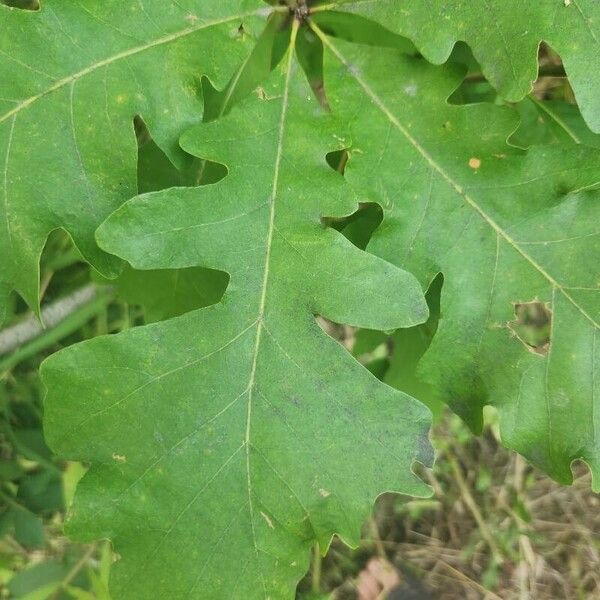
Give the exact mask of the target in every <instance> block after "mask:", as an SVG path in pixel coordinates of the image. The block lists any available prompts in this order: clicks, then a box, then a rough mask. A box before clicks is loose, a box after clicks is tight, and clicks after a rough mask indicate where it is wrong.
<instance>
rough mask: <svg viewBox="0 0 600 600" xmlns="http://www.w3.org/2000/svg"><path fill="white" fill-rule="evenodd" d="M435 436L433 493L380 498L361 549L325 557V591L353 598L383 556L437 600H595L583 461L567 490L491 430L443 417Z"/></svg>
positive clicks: (598, 554)
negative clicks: (480, 432)
mask: <svg viewBox="0 0 600 600" xmlns="http://www.w3.org/2000/svg"><path fill="white" fill-rule="evenodd" d="M434 437H435V439H437V440H450V441H444V442H441V444H440V445H441V446H442V448H441V450H440V452H439V456H438V462H437V466H436V468H435V469H434V470H433V472H431V473H428V474H427V475H426V476H427V477H428V478H429V480H430V483H431V485H432V486H433V488H434V490H435V496H434V497H433V498H432V499H430V500H426V501H423V500H414V499H409V498H399V497H397V496H393V495H386V496H383V497H381V498H380V499H379V502H378V505H377V508H376V512H375V517H374V522H373V523H372V524H371V525H370V526H369V527H367V528H366V531H365V536H364V537H365V539H364V543H363V545H362V546H361V547H360V548H359V549H357V550H355V551H351V550H348V549H347V548H345V547H344V546H343V545H342V544H340V543H335V544H334V545H333V547H332V549H331V551H330V553H329V555H328V556H327V557H326V558H325V559H324V563H323V566H322V583H321V589H322V591H323V592H330V591H333V592H334V595H333V597H334V598H337V599H338V600H346V599H348V600H350V599H353V598H356V591H355V584H354V582H355V581H356V578H357V576H358V575H359V573H360V571H361V569H362V568H363V567H364V565H365V563H366V562H367V560H368V559H369V558H370V557H372V556H375V555H377V554H381V553H385V555H386V556H387V558H388V559H389V560H390V561H391V562H393V563H394V564H395V565H396V566H397V567H398V568H399V569H400V570H404V571H406V572H412V573H413V574H415V575H416V576H417V577H418V578H419V579H421V580H422V581H423V582H425V583H426V585H427V587H428V588H429V589H430V590H431V592H432V596H433V598H436V599H438V600H456V599H457V598H460V599H465V600H481V599H489V600H491V599H498V598H501V599H502V600H558V599H566V600H576V599H582V600H594V599H600V510H599V508H600V496H598V495H597V494H594V493H592V492H591V491H590V483H591V481H590V475H589V472H588V471H587V467H585V465H582V464H578V465H576V466H575V469H574V470H575V481H574V484H573V486H571V487H565V486H561V485H559V484H557V483H555V482H553V481H551V480H550V479H549V478H548V477H546V476H545V475H544V474H543V473H541V472H540V471H538V470H537V469H535V468H533V467H531V466H530V465H528V464H527V463H526V462H525V461H524V460H523V459H522V458H521V457H520V456H518V455H516V454H514V453H512V452H510V451H507V450H505V449H503V448H502V447H501V446H500V444H499V443H498V440H497V438H496V436H495V435H494V433H493V431H492V430H491V429H489V430H488V431H487V432H486V434H485V435H484V436H482V437H480V438H475V437H471V436H470V435H469V434H468V433H467V432H466V431H465V429H464V427H463V426H462V425H460V423H459V422H458V419H457V418H456V417H448V418H447V419H446V420H445V421H444V423H442V424H440V425H438V426H437V428H436V431H435V436H434ZM305 585H306V586H308V581H307V582H305Z"/></svg>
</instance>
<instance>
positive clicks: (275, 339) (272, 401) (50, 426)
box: [43, 52, 432, 600]
mask: <svg viewBox="0 0 600 600" xmlns="http://www.w3.org/2000/svg"><path fill="white" fill-rule="evenodd" d="M307 115H310V118H307ZM347 143H348V142H347V139H346V138H344V136H343V132H341V130H340V127H339V124H338V123H337V122H336V120H335V119H333V118H332V117H331V116H330V115H328V114H327V113H325V112H324V111H323V110H322V109H321V108H320V107H319V105H318V104H317V102H316V101H315V99H314V98H313V95H312V94H311V92H310V90H309V88H308V86H307V85H306V82H305V81H304V77H303V75H302V74H301V73H300V69H299V68H298V67H297V65H296V64H295V62H294V60H293V55H292V53H291V52H290V54H289V57H288V59H287V60H286V61H285V66H284V67H282V68H280V69H277V70H276V72H275V73H274V75H273V78H272V80H270V82H269V83H268V84H267V85H266V86H265V87H264V88H263V89H262V90H261V92H260V94H258V95H257V96H256V97H254V98H252V100H250V101H248V102H246V103H244V104H243V105H240V106H239V109H237V110H234V111H233V112H232V113H231V114H230V115H229V116H227V117H225V118H223V119H222V120H220V121H218V122H213V123H209V124H206V125H202V126H200V127H197V128H194V129H192V130H191V131H189V132H188V133H186V134H185V135H184V136H183V138H182V145H183V148H184V149H185V150H186V151H188V152H190V153H192V154H195V155H197V156H199V157H202V158H205V159H209V160H212V161H218V162H221V163H224V164H226V165H227V167H228V169H229V174H228V176H227V177H226V178H225V179H224V180H223V181H221V182H220V183H218V184H215V185H211V186H205V187H201V188H173V189H171V190H166V191H163V192H156V193H152V194H148V195H142V196H139V197H137V198H134V199H133V200H131V201H130V202H127V203H126V204H125V205H124V206H123V207H122V208H121V209H119V210H117V211H116V212H115V213H114V214H113V215H112V216H111V217H110V218H109V219H108V220H107V221H106V222H105V223H104V224H103V225H102V226H101V227H100V229H99V231H98V240H99V242H100V245H101V246H102V247H103V248H104V249H105V250H107V251H110V252H114V253H116V254H117V255H119V256H121V257H122V258H124V259H126V260H127V261H129V262H130V263H131V264H132V265H133V266H134V267H135V268H137V269H166V268H168V269H174V268H179V269H181V268H190V267H193V266H197V265H202V266H205V267H210V268H215V269H219V270H221V271H226V272H227V273H229V274H230V276H231V281H230V285H229V287H228V289H227V291H226V293H225V295H224V297H223V299H222V301H221V302H220V303H219V304H217V305H214V306H212V307H209V308H205V309H201V310H198V311H194V312H190V313H187V314H185V315H183V316H180V317H178V318H174V319H171V320H169V321H165V322H161V323H157V324H154V325H149V326H145V327H141V328H136V329H133V330H129V331H127V332H125V333H123V334H120V335H117V336H112V337H108V338H98V339H95V340H92V341H89V342H86V343H84V344H81V345H79V346H77V347H74V348H69V349H67V350H64V351H62V352H60V353H58V354H56V355H54V356H53V357H51V358H50V359H49V360H48V361H47V362H46V363H45V364H44V367H43V378H44V381H45V383H46V385H47V386H48V397H47V400H46V412H45V427H46V435H47V438H48V440H49V443H50V444H51V446H52V447H53V449H54V450H55V451H56V452H57V453H59V454H60V455H61V456H68V457H71V458H77V459H78V460H82V461H86V462H89V463H91V469H90V471H89V472H88V473H87V475H86V476H85V478H84V479H83V481H82V483H81V484H80V486H79V488H78V492H77V496H76V499H75V504H74V508H73V514H72V516H71V518H70V521H69V525H68V531H69V534H70V535H72V536H75V537H76V538H78V539H95V538H99V537H109V538H111V539H112V540H113V543H114V546H115V549H116V551H117V552H118V553H119V555H120V556H121V557H122V558H121V560H120V561H119V562H118V563H117V564H116V565H115V568H114V571H113V574H112V576H111V578H112V582H111V585H112V592H113V593H114V597H115V598H116V599H118V598H149V597H154V598H157V597H159V598H162V597H168V598H182V599H186V600H187V599H190V598H201V599H202V600H208V599H211V598H231V599H236V598H239V599H244V600H248V599H253V598H261V599H263V600H264V599H266V598H272V599H275V598H277V599H279V598H282V599H283V598H293V597H294V594H295V586H296V584H297V582H298V580H299V579H300V578H301V577H302V575H303V574H304V572H305V570H306V568H307V560H308V549H309V547H310V546H311V545H312V544H314V542H315V541H318V542H319V544H320V545H321V548H322V549H323V550H325V549H326V548H327V547H328V545H329V542H330V539H331V536H332V535H334V534H338V535H340V536H341V537H342V538H343V539H345V540H346V541H348V542H350V543H357V541H358V539H359V533H360V527H361V525H362V523H363V522H364V519H365V518H366V516H367V515H368V513H369V511H370V508H371V505H372V502H373V500H374V499H375V497H376V496H377V495H378V494H380V493H381V492H383V491H386V490H398V491H402V492H404V493H407V494H413V495H420V494H426V493H427V491H428V489H427V486H425V485H424V484H423V483H422V482H421V481H420V480H419V479H418V478H417V477H416V476H415V475H414V474H413V473H412V471H411V466H412V463H413V461H414V460H419V461H421V462H423V463H425V464H430V463H431V460H432V453H431V448H430V445H429V442H428V439H427V431H428V427H429V424H430V413H429V411H428V410H427V409H426V408H425V407H424V406H423V405H421V404H420V403H418V402H416V401H414V400H413V399H412V398H410V397H409V396H407V395H405V394H403V393H401V392H398V391H395V390H393V389H392V388H389V387H387V386H385V385H384V384H382V383H380V382H379V381H378V380H377V379H376V378H375V377H374V376H372V375H371V374H370V373H368V371H366V369H364V368H363V367H361V366H360V365H359V364H358V363H357V362H356V361H355V360H354V359H353V358H352V357H351V356H350V355H349V354H348V353H347V352H346V351H345V350H344V349H343V348H342V347H341V346H340V345H339V344H337V343H336V342H335V341H334V340H332V339H331V338H329V337H328V336H327V335H326V334H325V333H324V332H323V331H322V330H321V329H320V328H319V327H318V325H317V323H316V322H315V317H314V315H315V314H320V315H323V316H325V317H328V318H330V319H333V320H335V321H338V322H343V323H348V324H352V325H357V326H363V327H371V328H380V329H391V328H397V327H408V326H411V325H413V324H417V323H421V322H423V321H425V320H426V319H427V306H426V303H425V300H424V297H423V294H422V293H421V291H420V288H419V284H418V282H417V281H416V279H415V278H414V277H413V276H411V275H409V274H408V273H406V272H404V271H402V270H400V269H398V268H397V267H394V266H392V265H390V264H389V263H387V262H385V261H383V260H382V259H380V258H376V257H374V256H372V255H369V254H367V253H365V252H364V251H362V250H359V249H357V248H356V247H355V246H353V245H352V244H350V242H348V241H347V240H346V238H344V237H343V236H342V235H341V234H340V233H338V232H336V231H334V230H332V229H330V228H327V227H325V226H324V225H323V224H322V223H321V221H320V217H321V216H322V215H333V216H344V215H347V214H350V213H352V212H353V210H355V208H356V200H355V199H354V196H353V194H352V192H351V189H350V188H349V186H348V184H347V183H346V182H345V180H344V179H343V177H341V176H340V175H339V174H338V173H335V172H334V171H333V170H331V169H330V167H329V166H328V165H327V163H326V161H325V155H326V154H327V152H330V151H335V150H340V149H341V148H344V147H345V146H346V145H347ZM82 399H84V400H82Z"/></svg>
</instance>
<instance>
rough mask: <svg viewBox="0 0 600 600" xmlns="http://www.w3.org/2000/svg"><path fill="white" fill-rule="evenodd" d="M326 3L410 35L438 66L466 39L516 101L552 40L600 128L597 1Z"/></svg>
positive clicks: (350, 0) (588, 115) (587, 111)
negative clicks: (542, 47) (544, 46)
mask: <svg viewBox="0 0 600 600" xmlns="http://www.w3.org/2000/svg"><path fill="white" fill-rule="evenodd" d="M321 8H322V9H323V10H326V11H335V10H343V11H349V12H351V13H355V14H357V15H362V16H365V17H368V18H369V19H373V20H375V21H377V22H379V23H381V24H382V25H384V26H385V27H387V28H388V29H391V30H392V31H394V32H396V33H399V34H401V35H404V36H407V37H408V38H410V39H411V40H412V41H413V42H414V43H415V44H416V45H417V47H418V48H419V50H420V51H421V52H422V53H423V55H424V56H425V58H427V59H428V60H429V61H431V62H433V63H437V64H441V63H443V62H445V61H446V60H447V59H448V57H449V56H450V53H451V51H452V48H453V47H454V45H455V43H456V42H458V41H465V42H467V43H468V44H469V46H471V48H472V50H473V54H474V55H475V58H476V59H477V60H478V61H479V63H480V64H481V66H482V68H483V73H484V75H485V76H486V77H487V78H488V79H489V81H490V82H491V83H492V84H493V85H494V86H495V87H497V88H498V90H499V91H500V93H501V94H502V95H503V96H504V97H505V98H506V99H507V100H509V101H517V100H520V99H521V98H523V97H524V96H525V95H526V94H528V93H529V92H530V91H531V88H532V82H533V81H534V80H535V79H536V78H537V73H538V65H537V55H538V48H539V45H540V42H542V41H544V42H546V43H548V44H549V45H550V46H552V48H553V49H554V50H555V51H556V52H558V53H559V54H560V56H561V58H562V60H563V63H564V66H565V70H566V72H567V74H568V76H569V79H570V81H571V84H572V86H573V89H574V91H575V95H576V96H577V100H578V103H579V105H580V106H581V112H582V113H583V116H584V118H585V120H586V121H587V123H588V124H589V126H590V127H591V128H592V129H593V130H594V131H595V132H597V133H598V132H600V5H599V4H598V2H597V1H596V0H533V1H528V0H501V1H500V2H499V1H496V0H486V1H485V2H478V3H473V2H469V1H467V0H410V1H406V2H405V1H402V0H336V1H334V2H331V3H329V2H326V3H325V4H324V5H323V6H322V7H321ZM318 19H319V17H318V16H317V17H316V20H317V22H318Z"/></svg>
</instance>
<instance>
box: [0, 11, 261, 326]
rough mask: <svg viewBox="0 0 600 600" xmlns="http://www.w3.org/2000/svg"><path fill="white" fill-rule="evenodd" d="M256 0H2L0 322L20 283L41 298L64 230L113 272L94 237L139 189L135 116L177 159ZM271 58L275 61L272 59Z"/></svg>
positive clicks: (233, 56) (32, 298)
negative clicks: (50, 252) (55, 242)
mask: <svg viewBox="0 0 600 600" xmlns="http://www.w3.org/2000/svg"><path fill="white" fill-rule="evenodd" d="M263 7H264V4H263V3H262V1H261V0H220V1H219V2H209V3H203V6H202V10H201V11H199V10H198V3H197V2H195V1H194V0H177V1H175V0H172V1H171V0H168V1H165V0H145V1H144V2H143V3H142V2H138V3H135V2H134V3H124V2H121V1H118V0H102V1H101V2H100V1H94V2H85V3H80V2H75V1H73V0H68V1H61V2H58V1H56V0H46V1H45V2H42V6H41V9H40V10H39V11H24V10H19V9H16V8H9V7H6V6H4V5H0V28H1V29H2V36H1V37H0V54H1V55H2V61H1V62H0V81H1V82H2V91H1V93H0V165H1V167H0V255H1V256H2V257H3V260H2V264H1V266H0V322H1V321H2V318H3V313H4V312H5V308H6V306H5V303H6V296H7V294H8V292H10V290H11V289H16V290H17V291H18V292H19V293H20V294H21V295H22V296H23V297H24V298H25V299H26V301H27V302H28V303H29V305H30V306H32V307H34V308H35V307H37V305H38V279H39V267H38V263H39V257H40V254H41V251H42V248H43V246H44V243H45V241H46V238H47V236H48V234H49V233H50V231H52V230H54V229H56V228H63V229H65V230H66V231H67V232H68V233H69V234H70V235H71V236H72V237H73V239H74V241H75V243H76V245H77V246H78V247H79V249H80V250H81V252H82V253H83V255H84V256H85V258H86V259H87V260H88V261H89V262H90V263H91V264H92V265H93V266H94V267H95V268H96V269H98V270H99V271H101V272H102V273H104V274H105V275H107V276H115V275H116V274H117V273H118V271H119V269H120V264H121V263H120V261H118V260H116V259H115V257H112V256H110V255H108V254H107V253H105V252H103V251H102V250H100V249H99V248H98V247H97V245H96V243H95V241H94V231H95V230H96V228H97V227H98V225H99V224H100V223H101V222H102V221H103V220H104V219H105V218H106V217H107V216H108V215H109V214H110V213H111V212H113V211H114V210H115V209H116V208H118V207H119V206H120V205H121V204H122V203H123V202H124V201H125V200H126V199H127V198H130V197H131V196H133V195H134V194H135V193H136V157H137V147H136V139H135V135H134V131H133V125H132V121H133V117H134V116H136V115H141V116H142V117H143V119H144V120H145V122H146V124H147V125H148V126H149V128H150V129H151V131H152V135H153V136H154V139H155V140H156V142H157V143H158V144H159V145H160V146H161V147H162V148H163V149H164V150H165V152H167V154H168V155H169V157H170V158H171V160H173V161H174V162H175V163H176V164H178V165H179V166H182V165H183V163H184V162H185V156H184V155H183V153H182V151H181V149H180V148H179V146H178V144H177V140H178V137H179V135H180V134H181V133H182V131H183V130H184V129H185V128H187V127H189V126H190V125H192V124H194V123H198V122H199V121H200V119H201V115H202V102H201V99H200V97H199V96H200V94H199V85H200V83H199V82H200V78H201V76H202V75H203V74H204V75H207V76H208V77H210V78H211V79H212V80H213V81H214V83H215V84H216V85H218V86H219V87H223V86H225V84H226V83H227V81H228V78H229V76H230V74H231V73H232V72H233V71H234V68H235V66H236V65H237V64H238V63H239V62H241V59H242V57H244V56H246V55H247V53H248V51H247V48H248V41H249V40H250V39H251V38H250V36H248V35H244V34H243V32H240V26H241V25H244V27H246V28H247V29H248V30H250V31H251V30H252V28H253V27H256V25H257V24H258V23H262V22H263V17H264V16H265V15H266V13H265V11H264V8H263ZM269 66H270V65H269Z"/></svg>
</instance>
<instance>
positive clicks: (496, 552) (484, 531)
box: [450, 459, 502, 564]
mask: <svg viewBox="0 0 600 600" xmlns="http://www.w3.org/2000/svg"><path fill="white" fill-rule="evenodd" d="M450 466H451V467H452V471H453V472H454V478H455V479H456V483H457V484H458V487H459V489H460V493H461V495H462V497H463V500H464V502H465V505H466V506H467V508H468V509H469V511H470V512H471V514H472V515H473V518H474V519H475V521H476V522H477V525H478V526H479V530H480V532H481V537H483V539H484V540H485V541H486V542H487V544H488V546H489V547H490V550H491V551H492V554H493V556H494V559H495V560H496V562H498V563H499V564H500V563H502V554H501V552H500V549H499V548H498V545H497V544H496V541H495V540H494V538H493V536H492V534H491V533H490V530H489V529H488V526H487V524H486V522H485V519H484V518H483V516H482V515H481V512H479V508H478V507H477V504H476V503H475V500H474V499H473V496H472V495H471V492H470V490H469V487H468V486H467V484H466V482H465V480H464V477H463V474H462V472H461V470H460V466H459V464H458V462H457V461H456V460H455V459H450Z"/></svg>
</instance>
